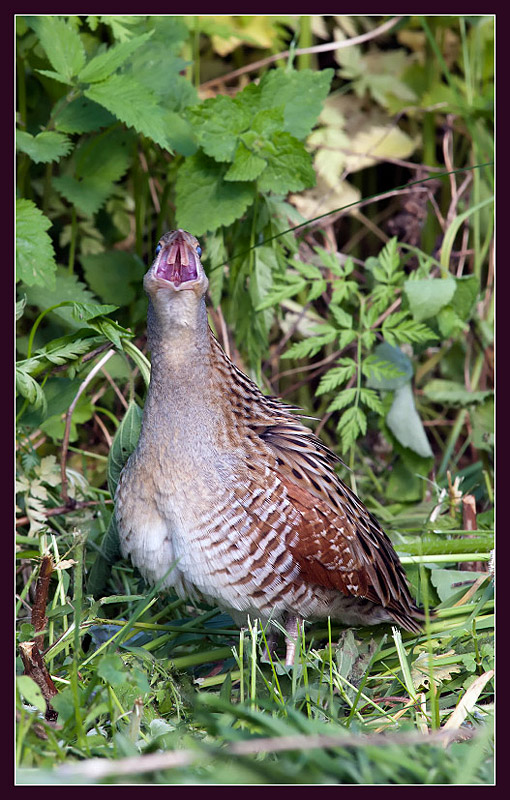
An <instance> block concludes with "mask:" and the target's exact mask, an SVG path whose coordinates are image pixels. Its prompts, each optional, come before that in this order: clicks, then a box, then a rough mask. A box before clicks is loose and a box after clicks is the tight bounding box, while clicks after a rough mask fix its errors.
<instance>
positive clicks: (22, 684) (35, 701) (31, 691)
mask: <svg viewBox="0 0 510 800" xmlns="http://www.w3.org/2000/svg"><path fill="white" fill-rule="evenodd" d="M16 686H17V688H18V691H19V693H20V695H21V696H22V697H24V698H25V700H26V702H27V703H28V704H29V705H31V706H35V708H37V709H38V710H39V711H46V700H45V699H44V697H43V694H42V692H41V690H40V688H39V686H38V685H37V684H36V682H35V681H34V679H33V678H30V677H29V675H17V676H16Z"/></svg>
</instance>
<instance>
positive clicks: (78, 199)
mask: <svg viewBox="0 0 510 800" xmlns="http://www.w3.org/2000/svg"><path fill="white" fill-rule="evenodd" d="M52 184H53V186H54V187H55V189H56V190H57V192H58V193H59V194H61V195H62V197H64V198H65V199H66V200H67V201H68V202H69V203H70V204H71V205H73V206H77V208H79V209H80V211H83V213H84V214H87V215H88V216H93V215H94V214H95V213H96V212H97V211H99V209H100V208H101V207H102V206H103V205H104V204H105V202H106V200H107V199H108V197H109V196H110V195H111V194H112V192H113V191H114V189H115V184H114V183H113V182H106V183H105V181H104V180H103V179H102V178H100V177H95V178H83V179H81V180H78V179H77V178H73V177H71V176H70V175H59V176H56V177H54V178H53V179H52Z"/></svg>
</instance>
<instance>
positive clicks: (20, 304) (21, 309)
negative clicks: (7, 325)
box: [16, 294, 27, 322]
mask: <svg viewBox="0 0 510 800" xmlns="http://www.w3.org/2000/svg"><path fill="white" fill-rule="evenodd" d="M26 304H27V296H26V294H25V295H23V297H22V298H21V300H17V301H16V322H17V321H18V320H19V319H21V317H22V316H23V314H24V313H25V306H26Z"/></svg>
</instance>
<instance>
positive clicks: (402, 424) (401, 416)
mask: <svg viewBox="0 0 510 800" xmlns="http://www.w3.org/2000/svg"><path fill="white" fill-rule="evenodd" d="M386 424H387V425H388V428H389V429H390V431H391V432H392V434H393V435H394V436H395V438H396V439H397V440H398V441H399V442H400V444H401V445H403V446H404V447H409V448H410V449H411V450H413V451H414V452H415V453H418V455H419V456H422V458H428V457H429V456H433V452H432V449H431V447H430V444H429V442H428V439H427V436H426V433H425V430H424V428H423V424H422V421H421V419H420V417H419V415H418V412H417V411H416V407H415V405H414V397H413V390H412V388H411V383H410V382H409V383H405V384H404V385H403V386H399V387H398V388H397V389H396V390H395V395H394V397H393V403H392V405H391V408H390V410H389V412H388V414H387V416H386Z"/></svg>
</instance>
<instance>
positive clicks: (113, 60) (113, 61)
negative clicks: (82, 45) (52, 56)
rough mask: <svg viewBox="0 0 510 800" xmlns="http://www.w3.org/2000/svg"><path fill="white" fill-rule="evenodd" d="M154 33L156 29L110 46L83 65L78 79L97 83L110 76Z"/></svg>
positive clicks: (83, 81)
mask: <svg viewBox="0 0 510 800" xmlns="http://www.w3.org/2000/svg"><path fill="white" fill-rule="evenodd" d="M153 33H154V31H149V32H148V33H142V34H141V36H135V37H133V38H132V39H128V40H127V41H125V42H122V43H121V44H117V45H114V46H113V47H110V48H108V50H106V52H104V53H100V54H99V55H98V56H95V57H94V58H92V59H91V60H90V61H89V62H88V64H86V65H85V66H84V67H83V69H82V70H81V71H80V73H79V75H78V79H79V80H80V81H81V82H82V83H95V82H97V81H103V80H104V79H105V78H108V77H109V76H110V75H111V74H112V73H113V72H115V70H116V69H118V68H119V67H120V66H121V65H122V64H123V63H124V62H125V61H126V60H127V59H128V58H129V56H130V55H131V54H132V53H134V52H135V50H138V48H139V47H140V46H141V45H142V44H144V43H145V42H146V41H147V39H150V37H151V36H152V35H153Z"/></svg>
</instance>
